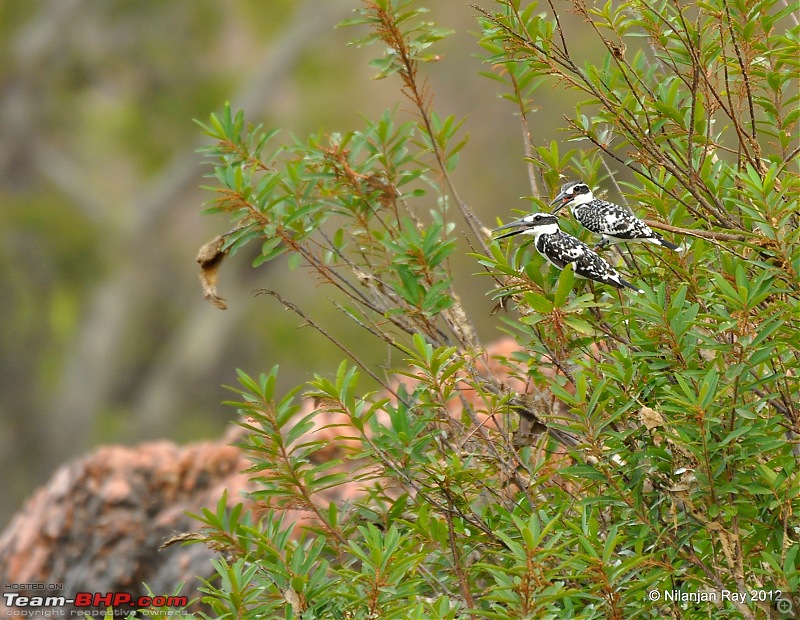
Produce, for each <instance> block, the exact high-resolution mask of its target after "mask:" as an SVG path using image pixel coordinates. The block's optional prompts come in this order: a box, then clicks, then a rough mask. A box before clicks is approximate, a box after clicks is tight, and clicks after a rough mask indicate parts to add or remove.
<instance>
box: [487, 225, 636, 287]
mask: <svg viewBox="0 0 800 620" xmlns="http://www.w3.org/2000/svg"><path fill="white" fill-rule="evenodd" d="M504 230H507V231H509V232H506V233H503V234H502V235H500V236H498V237H495V240H498V239H504V238H506V237H511V236H513V235H519V234H523V235H533V236H534V237H535V241H534V245H535V246H536V249H537V250H538V251H539V254H541V255H542V256H544V257H545V258H546V259H547V262H549V263H550V264H551V265H553V266H554V267H557V268H558V269H563V268H564V267H566V265H567V263H573V267H574V269H575V275H577V276H580V277H582V278H588V279H589V280H595V281H596V282H602V283H603V284H610V285H611V286H615V287H617V288H623V287H627V288H629V289H631V290H632V291H636V292H637V293H644V291H643V290H642V289H640V288H636V287H635V286H634V285H633V284H631V283H630V282H626V281H625V280H623V279H622V276H620V275H619V273H618V272H617V270H616V269H614V268H613V267H612V266H611V265H609V264H608V263H607V262H606V260H605V259H604V258H602V257H601V256H600V255H599V254H597V253H596V252H595V251H594V250H592V249H591V248H590V247H589V246H588V245H586V244H585V243H584V242H583V241H581V240H580V239H576V238H575V237H573V236H572V235H568V234H567V233H565V232H564V231H562V230H561V229H560V228H559V227H558V218H557V217H556V216H555V215H552V214H550V213H531V214H530V215H526V216H525V217H523V218H520V219H518V220H515V221H513V222H511V223H509V224H506V225H505V226H501V227H500V228H497V229H495V230H493V231H492V232H501V231H504Z"/></svg>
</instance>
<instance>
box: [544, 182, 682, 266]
mask: <svg viewBox="0 0 800 620" xmlns="http://www.w3.org/2000/svg"><path fill="white" fill-rule="evenodd" d="M555 203H559V204H558V206H557V207H556V208H555V209H553V213H558V211H559V209H561V208H562V207H564V206H568V207H569V210H570V211H572V216H573V217H574V218H575V219H576V220H578V222H579V223H580V224H581V225H582V226H583V227H584V228H586V229H588V230H590V231H592V232H593V233H595V234H596V235H600V236H601V237H602V238H603V240H602V241H601V242H600V243H599V244H598V246H597V247H599V248H602V247H605V246H607V245H608V244H610V243H622V242H623V241H647V242H648V243H655V244H656V245H660V246H663V247H665V248H669V249H670V250H676V251H678V252H680V251H681V249H682V248H681V247H680V246H678V245H675V244H674V243H672V242H671V241H667V240H666V239H664V237H662V236H661V235H659V234H658V233H657V232H655V231H654V230H653V229H652V228H650V227H649V226H648V225H647V224H645V223H644V222H643V221H642V220H640V219H639V218H638V217H636V216H635V215H633V214H632V213H631V212H630V211H628V210H627V209H625V208H624V207H621V206H619V205H615V204H614V203H613V202H607V201H605V200H600V199H599V198H595V197H594V194H592V190H591V189H589V186H588V185H586V183H584V182H583V181H572V182H570V183H565V184H564V185H562V186H561V191H560V192H559V193H558V196H556V197H555V198H554V199H553V202H551V203H550V205H551V206H552V205H554V204H555Z"/></svg>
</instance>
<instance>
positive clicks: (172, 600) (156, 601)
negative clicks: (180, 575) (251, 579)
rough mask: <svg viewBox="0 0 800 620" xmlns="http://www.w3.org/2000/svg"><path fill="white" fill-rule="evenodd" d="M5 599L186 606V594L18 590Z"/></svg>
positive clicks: (9, 602) (19, 604)
mask: <svg viewBox="0 0 800 620" xmlns="http://www.w3.org/2000/svg"><path fill="white" fill-rule="evenodd" d="M3 599H4V600H5V604H6V606H8V607H16V608H18V609H19V608H41V607H66V606H67V605H72V606H73V607H114V608H118V607H130V608H136V607H138V608H141V607H186V605H188V604H189V599H188V597H186V596H134V595H133V594H130V593H128V592H77V593H76V594H75V596H74V597H70V598H67V597H65V596H22V595H21V594H19V593H17V592H5V593H4V594H3Z"/></svg>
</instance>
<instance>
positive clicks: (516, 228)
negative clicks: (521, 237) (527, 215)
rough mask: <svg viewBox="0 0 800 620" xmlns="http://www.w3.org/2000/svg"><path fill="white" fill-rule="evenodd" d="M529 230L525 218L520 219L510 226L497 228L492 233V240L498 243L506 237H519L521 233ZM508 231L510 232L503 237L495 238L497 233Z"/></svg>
mask: <svg viewBox="0 0 800 620" xmlns="http://www.w3.org/2000/svg"><path fill="white" fill-rule="evenodd" d="M527 228H528V223H527V222H526V221H525V219H524V218H520V219H518V220H514V221H513V222H509V223H508V224H504V225H503V226H501V227H500V228H495V229H494V230H493V231H492V238H493V239H494V240H495V241H497V240H498V239H505V238H506V237H513V236H514V235H518V234H520V233H521V232H525V230H526V229H527ZM504 230H507V231H508V232H506V233H503V234H502V235H498V236H496V237H495V236H494V234H495V233H499V232H502V231H504Z"/></svg>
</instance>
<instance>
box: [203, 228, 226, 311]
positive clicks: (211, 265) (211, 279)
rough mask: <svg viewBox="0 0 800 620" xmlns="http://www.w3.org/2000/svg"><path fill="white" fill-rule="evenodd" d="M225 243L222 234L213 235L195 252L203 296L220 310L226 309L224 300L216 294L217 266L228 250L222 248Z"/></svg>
mask: <svg viewBox="0 0 800 620" xmlns="http://www.w3.org/2000/svg"><path fill="white" fill-rule="evenodd" d="M224 244H225V238H224V237H223V236H219V237H215V238H214V239H212V240H211V241H209V242H208V243H206V244H205V245H204V246H203V247H201V248H200V251H199V252H198V253H197V263H198V264H199V265H200V284H201V285H202V287H203V297H204V298H205V299H207V300H208V301H210V302H211V303H212V304H213V305H214V306H216V307H217V308H219V309H220V310H227V309H228V305H227V304H226V303H225V300H224V299H222V297H220V296H219V295H217V280H218V279H219V273H218V272H219V266H220V265H221V264H222V259H223V258H225V256H227V254H228V252H227V251H226V250H223V249H222V246H223V245H224Z"/></svg>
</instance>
